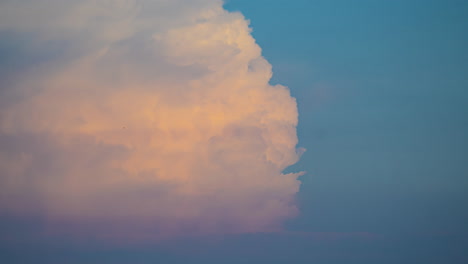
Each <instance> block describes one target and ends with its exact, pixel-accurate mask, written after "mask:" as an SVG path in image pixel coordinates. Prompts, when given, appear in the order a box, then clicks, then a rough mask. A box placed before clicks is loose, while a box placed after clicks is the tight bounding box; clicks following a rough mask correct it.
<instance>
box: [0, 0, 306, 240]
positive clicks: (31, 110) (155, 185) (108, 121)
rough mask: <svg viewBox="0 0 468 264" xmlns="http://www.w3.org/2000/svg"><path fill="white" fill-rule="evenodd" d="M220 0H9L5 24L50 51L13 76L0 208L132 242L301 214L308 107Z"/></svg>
mask: <svg viewBox="0 0 468 264" xmlns="http://www.w3.org/2000/svg"><path fill="white" fill-rule="evenodd" d="M222 4H223V3H222V2H221V1H216V0H190V1H189V0H156V1H154V0H153V1H150V0H80V1H78V0H76V1H59V0H34V1H33V0H25V1H11V0H7V1H2V2H1V3H0V34H6V33H8V34H10V36H13V37H12V38H21V40H22V41H23V42H22V43H23V45H22V46H21V49H19V51H17V54H16V55H17V56H18V57H21V56H23V57H25V56H36V57H37V58H41V59H38V60H36V61H34V63H32V64H30V65H26V66H24V67H17V69H15V71H14V72H13V73H11V74H9V76H8V77H5V76H3V77H2V78H3V79H5V78H8V81H4V82H1V83H2V84H4V85H2V86H3V87H2V89H1V90H0V95H1V99H0V173H1V177H0V211H1V212H4V213H9V214H18V215H20V214H28V213H32V212H35V213H38V214H41V215H43V216H44V217H45V218H46V219H47V222H49V223H54V225H55V226H56V228H58V227H60V226H65V229H67V228H68V229H69V228H70V226H74V227H78V229H79V230H80V231H81V232H86V231H92V232H94V233H95V234H96V233H97V234H102V235H109V234H116V233H118V234H123V235H125V236H127V235H132V236H141V235H143V234H146V235H150V236H170V235H183V234H206V233H236V232H269V231H275V230H279V229H280V228H281V225H282V223H283V222H284V221H285V220H286V219H289V218H291V217H294V216H295V215H296V214H297V208H296V206H295V202H294V199H295V194H296V193H297V192H298V190H299V183H300V182H299V181H298V180H297V177H298V176H300V175H301V173H290V174H283V173H282V172H283V170H284V169H285V168H286V167H288V166H290V165H292V164H294V163H295V162H297V160H298V158H299V155H300V152H301V149H296V145H297V136H296V125H297V115H298V114H297V108H296V102H295V100H294V98H292V97H291V96H290V93H289V91H288V89H287V88H286V87H283V86H281V85H275V86H272V85H270V84H269V80H270V78H271V74H272V70H271V66H270V64H269V63H268V62H267V61H266V60H265V59H264V58H263V57H262V55H261V49H260V47H259V46H258V45H257V44H256V43H255V40H254V39H253V37H252V36H251V34H250V32H251V30H250V28H249V24H248V21H247V20H246V19H245V18H244V17H243V16H242V15H241V14H240V13H231V12H227V11H226V10H224V9H223V7H222ZM12 32H13V33H14V34H11V33H12ZM44 54H45V55H44ZM40 55H42V56H40Z"/></svg>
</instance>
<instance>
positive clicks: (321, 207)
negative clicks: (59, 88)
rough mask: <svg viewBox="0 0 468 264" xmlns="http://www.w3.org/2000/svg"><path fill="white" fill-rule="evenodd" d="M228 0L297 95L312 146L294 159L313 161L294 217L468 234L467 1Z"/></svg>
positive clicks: (305, 226) (279, 78) (316, 224)
mask: <svg viewBox="0 0 468 264" xmlns="http://www.w3.org/2000/svg"><path fill="white" fill-rule="evenodd" d="M226 7H227V8H228V9H231V10H240V11H242V12H243V13H244V14H245V15H246V17H247V18H249V19H251V25H252V27H253V29H254V31H253V35H254V37H255V38H256V40H257V41H258V43H259V44H260V46H261V47H262V48H263V53H264V56H265V57H266V58H267V59H268V60H269V61H270V62H271V63H272V65H273V71H274V78H273V82H279V83H282V84H285V85H287V86H289V88H290V89H291V91H292V94H293V95H294V96H295V97H296V98H297V101H298V107H299V114H300V122H299V127H298V135H299V139H300V145H301V146H303V147H305V148H306V149H307V152H306V153H305V154H304V155H303V157H302V159H301V161H300V162H299V163H298V164H297V166H294V169H301V170H306V171H307V172H308V173H307V175H305V176H303V178H302V182H303V184H302V187H301V192H300V195H299V197H300V202H301V206H302V208H301V210H302V215H301V217H299V218H298V219H296V220H295V221H292V222H291V223H290V226H291V228H293V229H297V230H310V231H314V232H329V231H330V232H333V231H337V232H359V231H361V232H375V233H378V234H385V235H388V236H395V237H398V238H399V239H401V240H407V239H411V238H410V237H412V236H416V237H418V236H419V235H421V236H425V235H430V234H437V233H448V234H450V235H453V236H454V241H455V237H457V236H459V235H461V234H463V236H465V235H466V234H467V231H468V229H467V225H466V223H467V222H468V210H467V209H466V203H467V201H468V197H467V188H468V151H467V147H468V139H467V136H466V135H467V134H468V121H467V120H468V119H467V114H468V108H467V103H468V91H467V88H468V35H467V34H466V30H467V28H468V19H467V14H468V4H467V3H466V2H464V1H398V0H397V1H366V0H359V1H289V2H287V3H286V1H243V0H238V1H236V0H232V1H228V3H227V4H226ZM421 239H422V238H421ZM389 243H390V244H391V243H392V242H389ZM416 243H417V244H419V243H418V242H416ZM454 243H455V242H454ZM449 244H450V239H447V240H445V241H443V239H441V241H440V245H438V246H439V248H447V247H451V246H453V245H449ZM466 246H467V245H466V243H465V244H464V247H466ZM416 247H417V246H416ZM425 250H427V251H430V250H431V249H430V248H426V249H425ZM425 253H427V254H430V253H429V252H425ZM439 253H440V257H442V258H443V255H444V254H443V253H442V252H439ZM434 254H435V253H434ZM447 254H448V253H447ZM446 257H448V255H447V256H446ZM465 260H466V259H465ZM452 261H454V262H452V263H461V262H462V261H461V260H459V259H458V260H457V259H456V258H455V259H452ZM457 261H458V262H457ZM343 263H345V262H343ZM366 263H367V262H366ZM405 263H407V262H405Z"/></svg>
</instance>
